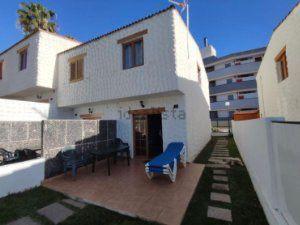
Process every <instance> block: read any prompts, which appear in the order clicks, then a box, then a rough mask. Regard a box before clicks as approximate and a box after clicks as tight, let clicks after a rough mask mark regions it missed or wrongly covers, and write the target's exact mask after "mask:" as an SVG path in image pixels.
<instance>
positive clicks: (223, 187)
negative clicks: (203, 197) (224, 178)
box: [211, 183, 229, 191]
mask: <svg viewBox="0 0 300 225" xmlns="http://www.w3.org/2000/svg"><path fill="white" fill-rule="evenodd" d="M211 187H212V189H214V190H218V191H229V186H228V184H218V183H213V184H212V186H211Z"/></svg>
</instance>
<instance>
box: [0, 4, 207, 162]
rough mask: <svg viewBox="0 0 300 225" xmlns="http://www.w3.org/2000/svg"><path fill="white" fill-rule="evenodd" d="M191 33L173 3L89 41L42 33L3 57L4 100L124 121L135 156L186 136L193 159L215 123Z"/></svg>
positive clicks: (120, 125)
mask: <svg viewBox="0 0 300 225" xmlns="http://www.w3.org/2000/svg"><path fill="white" fill-rule="evenodd" d="M187 33H188V30H187V27H186V25H185V23H184V21H183V19H182V17H181V15H180V13H179V12H178V11H177V10H176V9H175V7H174V6H171V7H168V8H167V9H164V10H162V11H159V12H157V13H154V14H151V15H149V16H147V17H145V18H142V19H140V20H138V21H135V22H133V23H131V24H128V25H126V26H122V27H120V28H117V29H116V30H114V31H111V32H109V33H107V34H104V35H101V36H100V37H97V38H94V39H92V40H89V41H87V42H85V43H78V42H76V41H74V40H69V39H65V38H61V37H59V38H57V36H56V35H55V34H48V33H47V32H44V31H38V32H37V33H35V34H32V35H30V36H29V37H27V38H25V39H23V40H21V41H20V42H19V43H17V44H16V45H14V46H12V47H11V48H9V49H8V50H6V51H5V52H4V53H2V54H0V61H1V60H2V61H1V62H2V64H3V66H2V70H1V73H0V74H2V77H1V80H0V97H3V98H10V99H22V100H29V101H41V100H43V101H49V102H51V104H52V106H53V107H56V108H57V109H59V110H61V109H64V110H67V109H68V110H72V118H73V119H105V120H117V135H118V137H119V138H121V139H122V140H123V141H125V142H128V143H129V145H130V149H131V154H132V156H133V157H134V156H135V155H143V156H146V157H153V155H156V154H159V153H160V152H162V151H163V149H165V148H166V146H167V145H168V144H169V143H170V142H173V141H181V142H184V143H185V145H186V146H187V152H188V159H189V160H193V159H194V158H195V156H196V155H197V154H198V153H199V151H200V150H201V149H202V148H203V147H204V146H205V145H206V143H207V142H208V141H209V139H210V132H211V124H210V119H209V84H208V79H207V75H206V71H205V67H204V64H203V60H202V57H201V53H200V49H199V47H198V45H197V43H196V41H195V40H194V38H193V37H192V35H191V34H190V33H188V37H187ZM187 42H188V44H187ZM57 45H58V46H60V48H58V46H57ZM24 51H25V52H24ZM199 115H201V116H199ZM100 132H102V131H100Z"/></svg>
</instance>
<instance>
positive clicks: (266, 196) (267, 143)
mask: <svg viewBox="0 0 300 225" xmlns="http://www.w3.org/2000/svg"><path fill="white" fill-rule="evenodd" d="M272 120H277V121H279V119H271V118H269V119H257V120H248V121H233V123H232V128H233V134H234V139H235V141H236V144H237V146H238V148H239V151H240V153H241V155H242V157H243V160H244V161H245V164H246V166H247V169H248V171H249V173H250V177H251V180H252V182H253V185H254V188H255V190H256V192H257V194H258V197H259V199H260V202H261V204H262V206H263V208H264V211H265V213H266V216H267V218H268V220H269V223H270V224H272V225H276V224H280V225H286V224H289V225H296V224H298V225H300V213H299V212H300V211H299V209H300V124H297V123H287V122H272ZM281 121H282V120H281Z"/></svg>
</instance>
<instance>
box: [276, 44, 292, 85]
mask: <svg viewBox="0 0 300 225" xmlns="http://www.w3.org/2000/svg"><path fill="white" fill-rule="evenodd" d="M275 62H276V66H277V73H278V81H279V82H280V81H282V80H284V79H286V78H288V76H289V72H288V65H287V58H286V47H284V48H283V49H282V50H281V51H280V52H279V54H278V55H277V56H276V57H275Z"/></svg>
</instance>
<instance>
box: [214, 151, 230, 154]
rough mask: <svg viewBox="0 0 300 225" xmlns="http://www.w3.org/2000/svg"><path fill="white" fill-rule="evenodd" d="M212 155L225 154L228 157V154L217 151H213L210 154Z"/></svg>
mask: <svg viewBox="0 0 300 225" xmlns="http://www.w3.org/2000/svg"><path fill="white" fill-rule="evenodd" d="M212 154H227V155H229V152H219V151H215V152H212Z"/></svg>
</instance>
